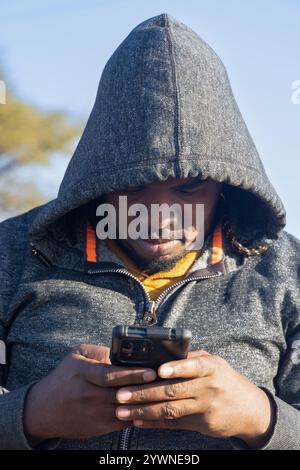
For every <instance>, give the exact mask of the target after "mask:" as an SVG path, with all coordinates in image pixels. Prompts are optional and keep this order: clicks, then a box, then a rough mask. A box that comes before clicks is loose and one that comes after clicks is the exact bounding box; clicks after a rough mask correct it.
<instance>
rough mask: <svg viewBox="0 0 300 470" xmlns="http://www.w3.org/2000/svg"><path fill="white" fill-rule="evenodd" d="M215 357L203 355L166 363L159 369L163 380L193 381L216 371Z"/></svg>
mask: <svg viewBox="0 0 300 470" xmlns="http://www.w3.org/2000/svg"><path fill="white" fill-rule="evenodd" d="M215 366H216V364H215V360H214V356H212V355H206V354H203V355H202V356H194V357H191V358H190V359H181V360H179V361H172V362H166V363H165V364H163V365H161V366H160V367H159V369H158V375H159V376H160V377H161V378H182V379H192V378H196V377H206V376H208V375H212V374H213V373H214V371H215Z"/></svg>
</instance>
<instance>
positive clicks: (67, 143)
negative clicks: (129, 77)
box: [0, 68, 83, 212]
mask: <svg viewBox="0 0 300 470" xmlns="http://www.w3.org/2000/svg"><path fill="white" fill-rule="evenodd" d="M0 79H1V80H3V81H4V82H5V84H6V104H1V105H0V209H5V210H6V211H7V210H8V211H10V210H11V211H12V212H16V211H18V212H20V211H24V210H27V209H29V208H31V207H32V206H35V205H38V204H40V203H42V202H44V198H43V194H42V193H41V192H40V191H39V190H38V189H37V188H36V187H35V185H34V183H33V184H27V183H18V181H17V178H16V180H15V181H14V178H13V175H14V172H15V170H17V169H18V170H19V169H20V168H22V167H23V166H25V165H30V164H36V163H38V164H45V165H47V164H48V163H49V160H50V158H51V156H52V155H53V153H54V152H62V153H65V154H66V155H68V154H69V153H71V152H72V149H73V146H74V140H75V139H76V138H77V137H78V135H79V134H80V132H81V131H82V127H83V126H82V123H72V122H71V119H70V117H69V116H68V114H67V113H65V112H63V111H51V112H49V111H44V110H41V109H39V108H37V107H36V106H34V105H32V104H29V103H26V102H25V101H24V100H22V99H20V98H19V97H18V96H17V94H16V93H15V92H14V91H13V90H12V89H11V88H10V87H9V85H8V83H7V79H6V77H5V74H4V72H3V71H2V68H0Z"/></svg>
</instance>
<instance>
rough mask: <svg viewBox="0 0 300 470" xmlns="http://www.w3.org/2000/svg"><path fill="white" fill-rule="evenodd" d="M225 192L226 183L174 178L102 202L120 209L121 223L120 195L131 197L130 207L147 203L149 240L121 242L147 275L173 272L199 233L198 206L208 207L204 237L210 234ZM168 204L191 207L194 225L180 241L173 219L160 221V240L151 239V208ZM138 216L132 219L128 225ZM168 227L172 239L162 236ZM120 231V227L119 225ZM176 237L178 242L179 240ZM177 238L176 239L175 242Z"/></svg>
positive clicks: (183, 233) (107, 198)
mask: <svg viewBox="0 0 300 470" xmlns="http://www.w3.org/2000/svg"><path fill="white" fill-rule="evenodd" d="M221 190H222V183H218V182H215V181H213V180H210V179H207V180H200V179H199V178H197V177H196V178H187V179H180V178H174V179H169V180H167V181H159V182H154V183H150V184H147V185H145V186H137V187H131V188H128V189H126V190H121V191H117V192H113V193H109V194H105V195H104V196H103V197H102V198H101V202H106V203H110V204H112V205H113V206H114V207H115V209H116V214H117V221H118V220H119V196H127V206H128V207H130V205H132V204H136V203H139V204H143V205H144V206H145V207H146V208H147V211H148V214H149V222H148V227H149V238H147V239H142V238H138V239H136V240H135V239H131V238H129V237H128V238H127V239H117V240H116V241H117V243H119V244H120V246H121V247H122V248H123V249H124V250H125V251H126V252H127V254H128V255H129V256H130V258H131V259H133V260H134V261H135V262H136V264H137V265H138V266H139V268H140V269H143V270H144V271H145V272H147V273H149V274H150V273H152V272H156V271H159V270H162V269H165V270H166V269H170V268H171V267H173V266H174V265H175V264H176V262H177V261H178V260H179V259H180V258H182V256H183V255H184V254H185V253H186V252H187V251H188V250H189V245H191V244H192V243H193V242H194V241H195V239H196V237H197V235H198V232H199V227H197V224H196V204H203V205H204V227H201V229H202V230H204V231H203V233H204V237H205V236H206V234H207V233H208V232H209V230H210V227H211V225H212V223H213V220H214V215H215V210H216V206H217V203H218V200H219V194H220V192H221ZM163 203H164V204H167V205H168V206H172V205H173V204H178V205H180V206H181V208H182V213H183V211H184V205H186V204H189V207H190V208H191V212H192V218H191V220H192V223H191V224H190V225H189V226H188V227H185V230H184V231H181V232H180V236H181V238H180V239H178V238H177V237H178V232H176V224H174V219H173V218H172V216H171V217H170V216H168V217H167V218H166V217H165V218H163V216H162V214H161V216H160V218H159V224H158V227H157V228H158V231H157V232H156V233H158V234H159V239H153V238H152V239H150V236H151V205H152V204H157V205H161V204H163ZM133 218H134V217H130V216H128V225H129V223H130V221H131V220H132V219H133ZM164 227H169V229H170V232H169V233H168V237H167V238H166V237H165V238H163V237H162V230H163V228H164ZM117 230H118V226H117ZM175 237H176V238H177V239H175ZM172 238H173V239H172Z"/></svg>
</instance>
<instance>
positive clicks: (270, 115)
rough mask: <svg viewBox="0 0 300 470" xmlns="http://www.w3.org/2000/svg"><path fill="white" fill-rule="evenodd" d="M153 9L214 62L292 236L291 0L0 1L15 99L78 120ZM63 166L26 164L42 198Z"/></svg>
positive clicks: (294, 111)
mask: <svg viewBox="0 0 300 470" xmlns="http://www.w3.org/2000/svg"><path fill="white" fill-rule="evenodd" d="M163 12H165V13H169V14H170V15H172V16H174V17H175V18H177V19H179V20H180V21H182V22H184V23H186V24H187V25H188V26H189V27H191V28H192V29H194V30H195V31H196V32H197V33H198V34H199V35H200V36H201V37H202V38H203V39H204V40H205V41H207V42H208V43H209V44H210V45H211V46H212V47H213V49H215V51H216V52H217V54H218V55H219V56H220V57H221V59H222V60H223V62H224V64H225V66H226V68H227V71H228V74H229V77H230V80H231V84H232V88H233V91H234V94H235V97H236V99H237V102H238V105H239V107H240V109H241V112H242V114H243V117H244V119H245V121H246V123H247V126H248V128H249V130H250V133H251V135H252V137H253V139H254V141H255V144H256V146H257V149H258V151H259V153H260V156H261V158H262V161H263V164H264V166H265V169H266V171H267V174H268V176H269V178H270V180H271V182H272V184H273V185H274V187H275V188H276V190H277V191H278V193H279V195H280V197H281V199H282V200H283V203H284V205H285V207H286V210H287V222H288V223H287V227H286V229H287V230H288V231H289V232H291V233H293V234H294V235H296V236H297V237H298V238H300V217H299V215H298V214H299V203H300V197H299V185H300V180H299V174H300V152H299V148H300V104H298V105H297V104H293V103H292V100H291V95H292V88H291V87H292V82H293V81H295V80H300V47H299V44H300V28H299V19H300V2H299V0H286V1H285V2H283V1H279V0H272V1H271V0H260V1H258V0H251V1H250V0H244V1H241V0H222V1H221V0H209V1H208V0H207V1H203V0H197V1H196V0H186V1H185V2H183V1H178V0H172V1H171V0H170V1H169V0H167V1H156V0H152V1H151V2H141V1H140V0H139V1H138V0H111V1H104V0H98V1H97V0H85V1H84V0H78V1H74V0H73V1H71V0H51V1H50V0H44V1H43V2H39V1H37V0H36V1H33V0H26V1H24V2H20V1H16V0H10V2H5V3H4V2H3V0H2V2H1V11H0V54H1V56H0V58H1V61H2V62H4V64H5V65H6V68H7V70H8V73H9V77H10V79H11V80H12V83H13V85H14V86H15V88H16V89H17V91H18V93H19V94H20V95H21V96H22V97H23V98H25V99H26V100H28V101H30V102H31V103H34V104H36V105H38V106H41V107H43V108H45V109H49V110H50V109H55V110H57V109H61V110H65V111H68V112H70V113H71V114H72V115H73V116H74V117H78V118H82V119H83V120H84V121H86V120H87V118H88V115H89V113H90V111H91V108H92V106H93V103H94V99H95V96H96V91H97V86H98V82H99V79H100V75H101V72H102V69H103V67H104V65H105V63H106V62H107V60H108V59H109V57H110V55H111V54H112V53H113V52H114V50H115V49H116V47H117V46H118V45H119V44H120V42H121V41H122V40H123V39H124V38H125V37H126V36H127V35H128V34H129V32H130V31H131V30H132V29H133V28H134V27H135V26H136V25H137V24H138V23H140V22H142V21H144V20H145V19H147V18H149V17H151V16H155V15H157V14H160V13H163ZM0 78H1V77H0ZM67 163H68V161H67V159H65V158H62V157H61V156H55V157H54V158H53V162H52V166H51V168H50V170H49V169H47V170H46V169H44V170H40V169H31V170H30V172H31V177H34V178H38V177H40V180H41V181H42V184H43V187H46V188H47V190H48V194H49V197H50V198H52V197H55V195H56V192H57V189H58V186H59V183H60V181H61V179H62V176H63V173H64V170H65V168H66V165H67ZM28 171H29V170H27V173H28ZM25 173H26V172H25ZM25 173H24V174H25Z"/></svg>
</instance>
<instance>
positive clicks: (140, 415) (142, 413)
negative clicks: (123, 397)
mask: <svg viewBox="0 0 300 470" xmlns="http://www.w3.org/2000/svg"><path fill="white" fill-rule="evenodd" d="M134 414H135V416H136V417H137V418H144V416H145V411H144V410H143V408H136V409H135V410H134Z"/></svg>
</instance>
